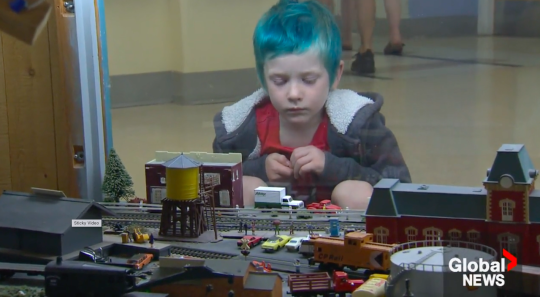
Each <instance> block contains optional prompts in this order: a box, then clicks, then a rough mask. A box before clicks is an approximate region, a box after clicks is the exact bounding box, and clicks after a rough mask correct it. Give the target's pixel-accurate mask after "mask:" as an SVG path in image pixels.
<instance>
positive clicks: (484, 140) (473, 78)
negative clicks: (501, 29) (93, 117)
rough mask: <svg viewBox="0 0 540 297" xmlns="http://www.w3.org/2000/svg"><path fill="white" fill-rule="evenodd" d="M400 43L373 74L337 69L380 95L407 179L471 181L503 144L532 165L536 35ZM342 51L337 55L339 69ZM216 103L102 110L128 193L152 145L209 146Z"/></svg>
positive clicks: (538, 154)
mask: <svg viewBox="0 0 540 297" xmlns="http://www.w3.org/2000/svg"><path fill="white" fill-rule="evenodd" d="M385 43H386V41H385V40H380V41H379V42H378V43H377V47H376V49H375V50H376V51H377V52H379V53H382V48H383V47H384V44H385ZM406 44H407V45H406V48H405V56H404V57H385V56H383V55H381V54H379V55H377V56H376V63H377V64H376V66H377V73H376V75H375V77H373V78H367V77H358V76H353V75H346V76H345V77H344V78H343V80H342V85H341V88H348V89H352V90H356V91H376V92H379V93H381V94H382V95H383V96H384V97H385V105H384V106H383V109H382V112H383V114H384V115H385V116H386V119H387V125H388V126H389V127H390V128H391V129H392V130H393V131H394V133H395V134H396V136H397V138H398V140H399V143H400V147H401V150H402V152H403V154H404V156H405V158H406V161H407V163H408V165H409V168H410V170H411V174H412V178H413V182H415V183H425V184H429V183H436V184H447V185H464V186H481V185H482V180H483V179H484V177H485V176H486V169H488V168H489V167H490V166H491V164H492V162H493V158H494V157H495V153H496V151H497V149H498V148H499V147H500V145H501V144H503V143H523V144H525V145H526V147H527V149H528V151H529V154H530V156H531V158H532V160H533V162H534V163H535V164H536V165H537V166H538V167H539V168H540V137H539V136H538V135H539V134H538V132H534V131H536V129H537V128H538V126H539V124H540V117H539V115H540V52H538V50H537V49H538V48H540V39H519V38H491V37H482V38H474V37H466V38H465V37H464V38H452V39H418V40H409V41H407V42H406ZM352 54H353V53H347V54H346V58H347V59H348V60H347V68H349V65H350V62H351V61H350V57H351V56H352ZM246 95H249V94H246ZM239 99H240V98H239ZM223 106H225V104H219V105H203V106H179V105H157V106H145V107H134V108H123V109H115V110H113V111H112V120H113V135H114V145H115V147H116V149H117V151H118V153H119V154H120V156H121V158H122V160H123V162H124V164H125V166H126V167H127V169H128V171H129V172H130V174H131V175H132V177H133V181H134V183H135V190H136V193H137V195H138V196H141V197H145V190H144V189H145V180H144V163H145V162H147V161H149V160H151V159H153V156H154V152H155V151H156V150H166V151H209V152H210V151H211V150H212V147H211V143H212V140H213V135H214V134H213V133H214V132H213V123H212V118H213V116H214V114H215V113H216V112H218V111H219V110H220V109H221V108H222V107H223ZM531 137H532V138H531Z"/></svg>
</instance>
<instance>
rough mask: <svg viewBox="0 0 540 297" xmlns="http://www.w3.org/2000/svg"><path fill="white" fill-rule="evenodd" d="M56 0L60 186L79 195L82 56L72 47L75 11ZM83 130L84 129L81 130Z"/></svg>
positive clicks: (53, 29) (53, 27)
mask: <svg viewBox="0 0 540 297" xmlns="http://www.w3.org/2000/svg"><path fill="white" fill-rule="evenodd" d="M50 1H51V2H52V3H53V8H54V10H53V13H51V16H50V18H51V19H50V21H49V24H48V30H49V41H50V42H49V48H50V55H51V58H50V59H51V76H52V93H53V106H54V119H55V121H54V125H55V131H56V166H57V179H58V189H59V190H61V191H64V193H65V194H66V195H67V196H68V197H73V198H79V197H80V193H79V189H78V187H77V172H76V171H75V168H74V162H73V157H72V156H73V143H72V139H71V137H70V136H71V135H72V133H73V131H72V128H73V125H72V123H71V120H72V117H73V116H74V114H73V113H74V108H73V100H75V98H73V94H75V93H74V92H73V88H74V84H76V83H78V82H77V80H76V79H77V77H78V76H77V75H76V73H75V72H74V71H73V69H75V68H74V67H73V65H75V63H78V60H77V59H78V57H77V56H73V55H72V54H71V53H72V51H71V50H70V40H69V36H70V30H74V29H75V28H72V27H71V26H73V25H74V24H75V23H74V21H73V20H74V14H72V13H66V12H65V9H64V7H63V2H64V1H63V0H50ZM79 133H82V131H79Z"/></svg>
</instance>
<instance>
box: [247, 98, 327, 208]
mask: <svg viewBox="0 0 540 297" xmlns="http://www.w3.org/2000/svg"><path fill="white" fill-rule="evenodd" d="M255 115H256V118H257V134H258V136H259V140H260V141H261V155H267V154H272V153H278V154H282V155H285V157H287V159H289V160H290V158H291V154H292V152H293V150H294V149H295V148H291V147H286V146H283V145H281V141H280V139H279V113H278V112H277V110H276V109H275V108H274V106H273V105H272V104H271V102H270V100H265V101H264V102H263V103H261V104H260V105H259V106H257V107H256V110H255ZM327 133H328V116H327V114H326V113H324V115H323V118H322V121H321V123H320V124H319V127H318V128H317V131H315V134H314V135H313V139H312V140H311V142H310V145H313V146H314V147H316V148H318V149H320V150H322V151H329V150H330V147H329V146H328V141H327ZM291 182H292V188H293V190H295V191H297V192H298V193H299V194H300V195H309V194H310V191H311V189H312V188H313V187H315V188H316V189H317V200H318V201H321V200H325V199H330V198H331V197H330V195H331V194H332V192H331V191H332V188H328V187H322V186H318V185H316V184H315V183H314V182H313V179H312V178H311V174H309V175H306V176H302V177H300V178H299V179H294V178H293V180H292V181H291Z"/></svg>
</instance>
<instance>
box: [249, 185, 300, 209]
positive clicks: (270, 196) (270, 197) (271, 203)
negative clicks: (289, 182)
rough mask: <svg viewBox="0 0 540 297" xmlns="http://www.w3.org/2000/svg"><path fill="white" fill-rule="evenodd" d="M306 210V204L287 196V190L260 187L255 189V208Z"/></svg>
mask: <svg viewBox="0 0 540 297" xmlns="http://www.w3.org/2000/svg"><path fill="white" fill-rule="evenodd" d="M289 206H291V207H292V208H293V209H298V208H304V202H303V201H298V200H293V199H292V197H291V196H287V195H285V188H279V187H258V188H256V189H255V208H283V209H289Z"/></svg>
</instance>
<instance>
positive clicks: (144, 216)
mask: <svg viewBox="0 0 540 297" xmlns="http://www.w3.org/2000/svg"><path fill="white" fill-rule="evenodd" d="M283 217H285V218H283ZM104 218H113V217H111V216H104ZM118 218H122V219H138V220H158V221H159V220H160V219H161V214H156V213H145V212H120V213H118ZM273 219H279V220H282V221H286V220H290V221H296V220H298V221H305V222H308V221H309V222H312V221H321V222H327V221H328V217H325V216H316V217H314V218H311V219H309V220H306V219H296V216H292V218H291V219H289V218H288V216H286V215H282V216H281V217H275V218H274V217H252V216H244V215H241V216H216V221H219V222H223V223H225V222H236V223H239V222H244V221H257V220H273ZM342 222H351V223H362V221H361V220H360V219H359V218H356V219H352V220H342Z"/></svg>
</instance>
